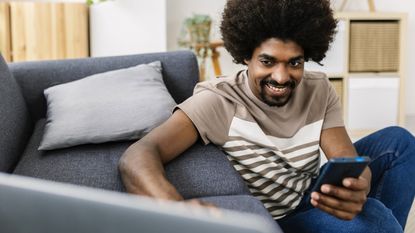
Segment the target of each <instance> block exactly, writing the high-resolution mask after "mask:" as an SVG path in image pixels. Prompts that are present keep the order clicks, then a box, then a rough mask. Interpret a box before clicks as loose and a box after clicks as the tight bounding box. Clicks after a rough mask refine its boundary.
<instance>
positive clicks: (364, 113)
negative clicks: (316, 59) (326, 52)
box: [327, 12, 407, 138]
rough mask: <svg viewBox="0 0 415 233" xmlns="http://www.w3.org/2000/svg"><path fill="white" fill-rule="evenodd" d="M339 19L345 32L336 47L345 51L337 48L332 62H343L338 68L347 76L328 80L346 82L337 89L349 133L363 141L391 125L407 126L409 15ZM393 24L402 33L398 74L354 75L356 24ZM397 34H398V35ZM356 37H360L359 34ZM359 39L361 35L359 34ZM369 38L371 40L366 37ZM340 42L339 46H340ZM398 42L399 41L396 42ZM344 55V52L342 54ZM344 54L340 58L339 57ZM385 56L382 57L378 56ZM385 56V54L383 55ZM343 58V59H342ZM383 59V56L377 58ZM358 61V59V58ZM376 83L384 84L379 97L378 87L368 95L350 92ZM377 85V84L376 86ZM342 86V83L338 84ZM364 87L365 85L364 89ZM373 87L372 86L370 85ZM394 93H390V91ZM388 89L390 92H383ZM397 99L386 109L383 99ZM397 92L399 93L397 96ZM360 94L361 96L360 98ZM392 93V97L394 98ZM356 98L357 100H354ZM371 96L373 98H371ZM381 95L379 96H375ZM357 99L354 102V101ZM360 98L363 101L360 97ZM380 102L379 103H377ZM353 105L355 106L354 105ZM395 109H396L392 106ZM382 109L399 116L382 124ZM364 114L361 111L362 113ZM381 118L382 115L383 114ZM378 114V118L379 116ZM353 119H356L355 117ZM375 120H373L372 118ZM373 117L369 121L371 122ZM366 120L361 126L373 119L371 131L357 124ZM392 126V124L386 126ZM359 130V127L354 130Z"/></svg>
mask: <svg viewBox="0 0 415 233" xmlns="http://www.w3.org/2000/svg"><path fill="white" fill-rule="evenodd" d="M335 18H337V19H338V20H339V22H340V26H339V27H341V28H339V29H340V30H338V31H339V32H341V34H340V35H337V36H336V39H335V42H334V44H335V45H336V46H342V48H339V47H336V48H334V49H333V51H337V52H336V53H335V55H337V57H336V56H334V57H333V56H332V57H330V58H328V59H331V61H333V59H334V60H335V61H342V62H341V63H337V64H338V65H340V64H341V67H343V72H334V73H330V72H327V76H328V77H329V79H330V80H341V81H342V88H339V87H337V89H341V93H339V95H340V97H341V98H342V104H343V112H344V120H345V124H346V128H347V129H348V132H349V134H350V136H351V137H352V138H361V137H363V136H365V135H368V134H370V133H372V132H374V131H376V130H379V129H381V128H384V127H387V126H390V125H401V126H402V125H404V119H405V108H404V107H405V103H404V98H405V76H406V73H405V72H404V71H405V70H406V63H405V61H406V60H405V59H406V57H405V52H406V37H407V14H406V13H389V12H336V13H335ZM392 21H393V23H396V24H399V30H398V35H397V36H398V37H399V38H398V43H399V46H398V48H397V49H398V58H397V60H398V66H397V71H393V72H388V71H384V72H383V71H381V70H380V71H379V72H373V71H368V72H351V71H350V70H349V67H350V59H351V57H352V56H351V54H350V53H351V52H352V50H351V49H352V48H351V27H352V25H353V24H354V23H359V22H363V23H368V25H370V23H375V22H376V23H379V24H381V23H391V22H392ZM360 31H361V32H365V31H364V30H360ZM356 32H359V30H357V31H354V33H356ZM395 34H396V33H395ZM355 36H356V34H355ZM357 36H358V34H357ZM365 36H366V37H367V36H370V34H369V35H367V33H366V35H365ZM336 41H337V42H336ZM395 41H396V40H395ZM333 51H332V52H331V55H333ZM339 51H340V52H339ZM339 54H340V55H339ZM378 54H382V53H378ZM383 54H384V53H383ZM338 56H341V57H338ZM376 56H381V55H376ZM354 57H356V56H354ZM389 78H396V79H395V80H396V81H392V79H389ZM374 80H379V82H382V84H379V85H378V87H379V91H378V92H379V93H377V91H376V90H377V89H373V88H376V87H373V88H372V87H370V88H369V89H368V92H367V93H368V94H367V95H366V94H362V93H364V92H362V89H359V90H358V91H357V89H350V88H351V85H352V87H354V88H356V87H358V88H362V86H356V84H357V85H360V84H361V83H365V82H367V83H369V82H371V83H373V82H374ZM392 82H393V84H394V85H392V86H388V83H392ZM397 83H399V87H398V89H396V84H397ZM376 84H377V83H376ZM336 85H338V83H337V84H336ZM363 86H364V85H363ZM366 86H369V85H366ZM389 87H390V89H387V88H389ZM382 88H386V89H382ZM385 90H386V92H387V93H388V94H389V95H391V96H394V98H396V104H394V105H393V104H391V103H394V101H391V102H389V105H388V106H384V104H385V103H384V102H385V101H382V98H384V99H385V98H387V97H385V94H386V92H385ZM394 91H396V92H399V93H394ZM357 93H360V94H357ZM391 93H392V94H391ZM350 94H352V95H353V96H350ZM368 95H370V96H368ZM373 95H378V96H373ZM357 96H363V97H362V99H361V101H360V100H356V98H357ZM351 97H353V98H351ZM359 98H360V97H359ZM377 100H379V102H376V101H377ZM350 101H352V102H350ZM357 105H361V107H359V108H358V109H359V111H356V106H357ZM392 105H393V106H392ZM382 108H386V109H387V110H383V111H384V112H383V113H386V112H385V111H389V110H390V111H392V109H389V108H393V112H396V117H395V115H394V113H393V114H392V115H390V116H389V118H388V119H389V120H385V121H384V123H382V121H379V118H381V117H382V116H381V112H382V111H380V110H382ZM360 110H361V111H360ZM378 113H379V114H380V115H379V114H378ZM376 114H378V115H376ZM351 116H352V117H351ZM371 116H373V117H371ZM391 116H392V118H394V120H393V122H391V120H390V118H391ZM368 117H369V118H368ZM360 118H361V119H362V121H361V123H362V122H363V125H365V124H364V122H365V120H366V121H368V119H373V121H371V120H369V121H368V124H367V127H361V126H362V124H360V123H359V124H355V122H356V119H357V120H360ZM374 121H376V122H380V123H378V125H377V127H373V124H374V123H373V122H374ZM386 122H388V123H386ZM354 126H355V127H354Z"/></svg>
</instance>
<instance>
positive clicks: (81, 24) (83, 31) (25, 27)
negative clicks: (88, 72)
mask: <svg viewBox="0 0 415 233" xmlns="http://www.w3.org/2000/svg"><path fill="white" fill-rule="evenodd" d="M10 18H11V35H12V36H11V41H12V43H11V44H12V51H13V61H27V60H45V59H63V58H79V57H87V56H88V55H89V46H88V8H87V6H86V5H85V4H83V3H47V2H11V3H10Z"/></svg>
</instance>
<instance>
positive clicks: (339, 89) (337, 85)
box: [330, 78, 343, 104]
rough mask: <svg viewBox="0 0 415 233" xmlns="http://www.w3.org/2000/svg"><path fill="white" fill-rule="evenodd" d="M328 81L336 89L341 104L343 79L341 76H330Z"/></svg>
mask: <svg viewBox="0 0 415 233" xmlns="http://www.w3.org/2000/svg"><path fill="white" fill-rule="evenodd" d="M330 83H331V84H332V85H333V87H334V89H335V90H336V93H337V95H338V96H339V98H340V103H341V104H343V79H341V78H330Z"/></svg>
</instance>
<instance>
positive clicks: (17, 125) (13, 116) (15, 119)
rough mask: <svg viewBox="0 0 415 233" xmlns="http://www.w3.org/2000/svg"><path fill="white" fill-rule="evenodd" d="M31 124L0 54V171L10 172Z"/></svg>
mask: <svg viewBox="0 0 415 233" xmlns="http://www.w3.org/2000/svg"><path fill="white" fill-rule="evenodd" d="M31 127H32V124H31V122H30V119H29V115H28V111H27V108H26V103H25V102H24V99H23V96H22V94H21V91H20V87H19V86H18V85H17V83H16V81H15V80H14V78H13V77H12V75H11V74H10V72H9V69H8V66H7V64H6V62H5V61H4V60H3V57H2V56H1V55H0V171H1V172H11V170H12V169H13V168H14V166H15V165H16V162H17V161H18V160H19V158H20V155H21V153H22V152H23V149H24V147H25V145H26V143H27V140H28V138H29V136H30V135H29V131H30V129H31Z"/></svg>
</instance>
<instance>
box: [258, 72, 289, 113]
mask: <svg viewBox="0 0 415 233" xmlns="http://www.w3.org/2000/svg"><path fill="white" fill-rule="evenodd" d="M260 85H261V92H260V93H259V95H260V97H261V100H262V101H263V102H264V103H266V104H267V105H268V106H271V107H282V106H284V105H286V104H287V103H288V101H290V99H291V97H292V95H293V93H294V89H295V88H296V86H297V84H296V82H295V81H294V80H289V81H288V82H286V83H284V84H279V83H278V82H277V81H275V80H273V79H271V78H267V79H264V80H262V81H261V82H260ZM268 86H271V87H274V88H287V89H288V90H287V92H288V93H287V94H285V95H282V96H273V95H269V94H267V89H268V88H269V87H268Z"/></svg>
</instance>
